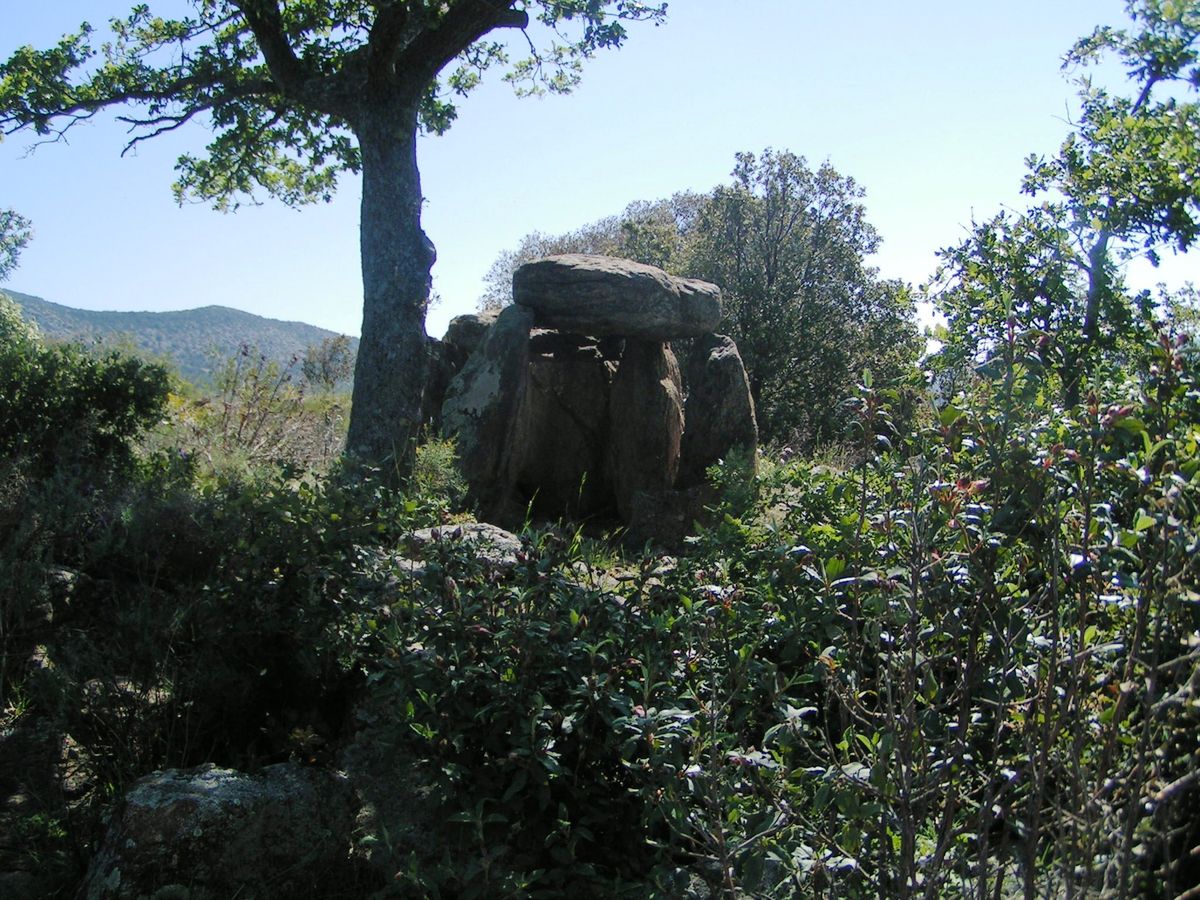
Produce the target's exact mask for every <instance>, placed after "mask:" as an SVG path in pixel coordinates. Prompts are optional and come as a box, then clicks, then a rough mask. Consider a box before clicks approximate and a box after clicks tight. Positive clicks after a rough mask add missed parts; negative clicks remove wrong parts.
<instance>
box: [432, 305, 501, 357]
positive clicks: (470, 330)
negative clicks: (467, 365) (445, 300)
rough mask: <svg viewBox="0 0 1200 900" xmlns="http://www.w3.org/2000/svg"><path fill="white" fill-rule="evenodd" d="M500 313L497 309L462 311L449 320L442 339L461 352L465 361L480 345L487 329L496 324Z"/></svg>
mask: <svg viewBox="0 0 1200 900" xmlns="http://www.w3.org/2000/svg"><path fill="white" fill-rule="evenodd" d="M499 315H500V310H498V309H488V310H484V311H483V312H479V313H464V314H463V315H461V316H455V317H454V318H453V319H451V320H450V324H449V325H448V326H447V328H446V335H445V337H443V338H442V340H443V341H444V342H445V343H447V344H449V345H450V346H451V347H453V348H455V349H456V350H457V351H459V353H461V354H462V358H463V361H464V362H465V361H466V360H467V359H468V358H470V356H471V354H472V353H474V352H475V351H476V350H478V349H479V348H480V346H482V344H483V341H484V338H486V337H487V333H488V329H490V328H491V327H492V326H493V325H495V324H496V318H497V317H498V316H499Z"/></svg>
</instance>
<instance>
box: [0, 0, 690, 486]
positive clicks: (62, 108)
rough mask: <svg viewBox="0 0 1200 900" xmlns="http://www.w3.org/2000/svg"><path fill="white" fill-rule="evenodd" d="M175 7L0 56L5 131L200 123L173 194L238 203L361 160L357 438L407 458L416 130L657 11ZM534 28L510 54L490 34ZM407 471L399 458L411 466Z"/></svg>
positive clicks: (420, 297) (346, 1)
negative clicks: (469, 98)
mask: <svg viewBox="0 0 1200 900" xmlns="http://www.w3.org/2000/svg"><path fill="white" fill-rule="evenodd" d="M190 5H191V10H190V12H189V14H188V15H185V16H182V17H179V18H164V17H161V16H159V15H156V14H155V13H154V12H153V10H152V8H151V4H149V3H139V4H137V5H135V6H133V8H132V9H130V10H129V12H128V13H127V14H125V15H124V16H120V17H116V18H112V19H111V20H110V21H109V22H108V28H107V33H105V34H102V33H101V32H99V31H98V30H97V29H96V28H94V27H93V26H92V25H91V24H90V23H86V22H85V23H83V24H82V25H80V26H79V27H78V28H77V29H76V30H75V31H73V32H70V33H68V34H66V35H64V36H63V38H62V39H61V40H60V41H59V42H58V43H57V44H56V45H54V46H53V47H50V48H47V49H35V48H33V47H28V46H26V47H22V48H21V49H19V50H18V51H17V52H15V53H14V54H13V55H12V56H11V57H10V58H9V59H8V60H7V61H6V62H4V63H2V64H0V135H10V134H13V133H15V132H17V131H21V130H30V131H33V132H35V133H36V134H37V135H40V136H42V137H43V138H45V139H47V140H50V141H54V140H56V139H59V138H61V137H62V136H63V135H65V134H66V133H67V132H69V130H70V129H71V128H73V127H74V126H75V125H77V124H79V123H80V122H83V121H86V120H88V119H90V118H92V117H93V116H95V115H97V114H98V113H100V112H101V111H102V110H106V109H109V108H116V109H119V110H120V112H119V114H118V119H119V120H120V121H122V122H124V123H125V124H127V125H128V126H129V130H130V138H129V141H128V143H127V144H126V145H125V150H126V151H129V150H131V149H132V148H134V147H136V146H137V145H138V144H139V143H140V142H142V141H145V140H149V139H151V138H154V137H157V136H159V135H162V134H166V133H168V132H172V131H175V130H176V129H178V128H181V127H183V126H185V125H187V124H189V123H192V122H197V123H200V124H202V125H204V126H206V127H208V128H209V129H210V130H211V132H212V139H211V140H210V142H209V143H208V146H207V149H206V152H205V153H204V154H184V155H183V156H181V157H180V158H179V161H178V165H177V171H178V173H179V177H178V180H177V181H176V183H175V186H174V189H175V193H176V196H177V198H179V199H180V200H182V199H183V198H184V197H191V198H196V199H200V200H204V201H207V202H209V203H211V204H213V205H214V206H215V207H216V208H217V209H221V210H231V209H236V208H237V206H238V205H239V204H240V203H243V202H245V201H246V200H247V199H253V198H255V197H256V196H261V195H262V194H264V193H265V194H266V195H268V196H270V197H274V198H276V199H279V200H281V201H283V202H284V203H287V204H289V205H300V204H304V203H311V202H314V201H317V200H327V199H329V197H330V196H331V195H332V193H333V191H334V189H335V187H336V185H337V180H338V177H339V175H341V174H342V173H344V172H352V173H359V172H361V173H362V176H363V212H362V234H361V240H362V261H363V282H364V285H363V288H364V290H363V292H364V304H363V305H364V309H363V333H362V341H363V343H362V347H361V350H360V355H359V367H358V371H359V377H358V378H357V379H356V382H355V385H356V388H355V397H354V413H353V414H352V417H351V428H350V450H351V451H352V452H353V453H355V454H356V455H358V456H360V457H362V458H363V459H364V460H366V461H369V462H376V463H379V462H385V461H387V460H390V459H396V460H399V461H400V462H401V463H402V464H403V462H404V460H406V459H407V457H408V454H409V451H410V444H411V440H412V438H413V436H414V435H415V433H416V430H417V428H418V427H419V425H420V408H421V395H422V391H423V389H424V373H425V367H426V361H425V357H424V354H425V335H424V311H425V307H426V303H427V300H428V297H429V289H430V279H429V270H430V267H431V266H432V265H433V262H434V259H435V256H434V253H433V247H432V244H431V243H430V241H429V240H428V238H427V237H426V236H425V235H424V233H423V232H422V231H421V227H420V207H421V202H422V197H421V189H420V176H419V173H418V171H417V165H416V150H415V140H416V135H417V133H418V131H419V130H421V129H424V130H426V131H431V132H435V133H440V132H442V131H444V130H445V129H446V128H448V127H449V126H450V124H451V123H452V122H453V120H454V117H455V115H456V109H455V106H454V99H455V98H456V97H460V96H462V95H465V94H467V93H468V92H470V91H471V90H472V89H473V88H474V87H475V86H476V85H478V84H479V82H480V80H481V78H482V76H483V74H484V73H485V72H486V71H487V70H488V69H491V68H493V67H495V66H500V65H505V64H507V65H508V70H507V75H506V76H505V77H506V78H508V79H509V80H510V81H512V82H513V84H514V85H515V86H516V87H517V89H518V90H519V91H523V92H537V91H555V92H563V91H569V90H570V89H571V88H572V87H573V86H574V84H575V83H576V81H577V80H578V77H579V70H580V65H581V62H582V60H583V59H585V58H586V57H588V56H590V55H591V54H592V53H594V52H595V51H597V50H600V49H603V48H610V47H618V46H620V45H621V44H622V43H623V42H624V40H625V38H626V35H627V32H626V26H627V25H628V23H630V22H634V21H654V22H658V21H661V20H662V19H663V17H664V15H665V12H666V4H665V3H644V2H640V0H442V2H431V0H289V2H287V3H280V2H279V0H190ZM509 28H513V29H521V30H522V31H524V32H525V35H526V38H527V41H526V44H527V46H528V48H529V49H528V53H527V54H525V55H523V56H521V57H520V58H516V59H510V54H509V50H508V48H507V47H506V46H505V44H504V43H503V42H501V41H499V40H494V39H488V36H489V35H491V34H492V33H494V32H496V31H497V30H499V29H509ZM402 467H403V465H402Z"/></svg>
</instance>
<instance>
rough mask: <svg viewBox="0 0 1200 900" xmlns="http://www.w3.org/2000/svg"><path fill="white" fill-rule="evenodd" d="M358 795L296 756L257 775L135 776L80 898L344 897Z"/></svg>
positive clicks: (204, 770)
mask: <svg viewBox="0 0 1200 900" xmlns="http://www.w3.org/2000/svg"><path fill="white" fill-rule="evenodd" d="M355 814H356V803H355V798H354V793H353V790H352V788H351V787H350V784H349V782H348V781H347V780H346V779H345V778H344V777H343V776H340V775H336V774H332V773H329V772H325V771H323V770H319V769H311V768H301V767H300V766H298V765H296V764H294V763H284V764H280V765H276V766H270V767H268V768H266V769H264V770H263V771H262V772H260V773H259V774H257V775H248V774H245V773H243V772H237V771H234V770H232V769H221V768H217V767H216V766H212V765H208V766H202V767H200V768H198V769H190V770H186V771H181V770H177V769H172V770H167V771H164V772H156V773H154V774H153V775H149V776H147V777H145V778H143V779H141V780H139V781H138V782H136V783H135V784H134V785H133V787H132V788H131V789H130V791H129V792H128V794H126V796H125V800H124V802H123V804H122V806H121V808H120V810H119V812H118V814H117V815H116V817H115V818H114V820H113V822H112V823H111V824H110V826H109V830H108V833H107V834H106V835H105V838H104V842H103V844H102V845H101V847H100V850H99V852H98V853H97V854H96V855H95V856H94V857H93V859H92V862H91V865H90V866H89V868H88V873H87V876H86V878H85V880H84V884H83V887H82V889H81V891H80V896H81V897H83V898H86V900H108V898H114V900H115V898H130V900H132V898H140V897H150V896H154V895H156V894H157V893H158V892H160V891H170V890H174V889H176V888H177V887H178V888H179V889H182V890H184V894H182V895H181V896H188V897H191V898H193V900H196V898H200V897H213V898H216V897H234V896H239V897H240V896H246V897H251V896H252V897H255V898H258V900H266V898H285V897H297V896H320V895H321V894H322V893H323V892H326V891H331V890H333V889H335V888H336V889H337V891H338V892H339V894H341V895H344V894H345V889H346V887H347V885H349V884H353V883H354V879H355V878H356V870H355V869H354V866H353V864H352V862H351V861H350V836H351V834H352V831H353V828H354V822H355Z"/></svg>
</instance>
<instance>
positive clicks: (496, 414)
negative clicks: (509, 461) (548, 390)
mask: <svg viewBox="0 0 1200 900" xmlns="http://www.w3.org/2000/svg"><path fill="white" fill-rule="evenodd" d="M532 327H533V313H532V311H530V310H528V309H525V308H523V307H520V306H510V307H508V308H506V309H505V310H504V311H503V312H501V313H500V315H499V317H498V318H497V319H496V322H495V324H494V325H493V326H492V327H491V328H490V329H489V330H488V333H487V336H486V337H485V338H484V341H483V344H482V345H481V346H480V347H479V349H478V350H477V351H476V352H475V353H473V354H472V355H471V358H470V359H469V360H468V361H467V364H466V366H465V367H464V368H463V370H462V371H461V372H459V373H458V375H456V376H455V378H454V380H453V381H452V382H450V387H449V388H448V389H447V390H446V400H445V402H444V403H443V404H442V431H443V432H444V433H445V434H446V435H453V436H457V439H458V458H459V465H460V466H461V468H462V472H463V476H464V477H465V478H466V479H467V483H468V484H469V485H470V486H471V491H472V493H473V494H474V495H475V497H476V498H477V499H479V500H480V501H481V502H482V503H483V505H484V506H485V507H487V506H491V505H493V504H495V503H496V502H498V501H501V500H503V496H502V494H503V492H504V484H503V482H502V480H501V477H500V476H501V469H502V462H503V460H504V451H505V447H506V445H507V443H508V434H509V430H510V426H511V424H512V421H513V416H514V413H515V412H516V408H517V404H518V401H519V400H520V397H521V395H522V394H523V393H524V390H525V380H526V378H527V375H528V368H529V332H530V329H531V328H532Z"/></svg>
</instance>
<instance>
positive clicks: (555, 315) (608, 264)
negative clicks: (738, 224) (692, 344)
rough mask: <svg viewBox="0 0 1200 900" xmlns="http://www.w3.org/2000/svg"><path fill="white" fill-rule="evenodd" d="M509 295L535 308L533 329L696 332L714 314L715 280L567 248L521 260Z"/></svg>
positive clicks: (644, 334)
mask: <svg viewBox="0 0 1200 900" xmlns="http://www.w3.org/2000/svg"><path fill="white" fill-rule="evenodd" d="M513 299H514V300H515V301H516V302H517V303H518V304H519V305H521V306H525V307H528V308H530V309H532V310H533V311H534V312H535V314H536V323H537V325H538V326H539V327H543V328H557V329H559V330H560V331H568V332H572V333H575V334H589V335H595V336H597V337H604V336H609V335H619V336H622V337H630V338H640V339H643V340H648V341H669V340H674V339H677V338H687V337H699V336H700V335H702V334H706V333H708V332H710V331H712V330H713V329H715V328H716V327H717V323H718V322H719V321H720V319H721V290H720V288H718V287H717V286H716V285H715V284H709V283H708V282H705V281H696V280H693V279H688V278H675V277H673V276H671V275H668V274H667V273H666V272H664V271H663V270H662V269H658V268H655V267H654V266H647V265H643V264H641V263H636V262H632V261H631V260H627V259H616V258H614V257H610V256H586V255H583V254H577V253H569V254H564V255H561V256H547V257H545V258H544V259H539V260H535V261H533V262H531V263H526V264H525V265H523V266H521V267H520V268H519V269H517V271H516V272H515V273H514V274H513Z"/></svg>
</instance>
